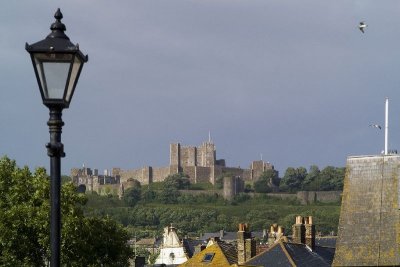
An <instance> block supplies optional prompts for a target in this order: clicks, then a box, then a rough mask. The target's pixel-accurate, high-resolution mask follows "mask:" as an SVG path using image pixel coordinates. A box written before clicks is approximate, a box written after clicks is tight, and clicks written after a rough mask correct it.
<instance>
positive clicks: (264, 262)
mask: <svg viewBox="0 0 400 267" xmlns="http://www.w3.org/2000/svg"><path fill="white" fill-rule="evenodd" d="M334 254H335V249H334V248H328V247H320V246H316V248H315V250H314V251H311V249H310V248H309V247H308V246H306V245H305V244H297V243H290V242H284V241H282V240H280V241H278V242H277V243H276V244H274V245H273V246H272V247H271V248H270V249H269V250H267V251H265V252H262V253H261V254H259V255H257V256H255V257H253V258H252V259H250V260H249V261H247V262H246V263H245V264H244V265H245V266H268V267H270V266H298V267H303V266H304V267H314V266H315V267H323V266H331V265H332V261H333V256H334Z"/></svg>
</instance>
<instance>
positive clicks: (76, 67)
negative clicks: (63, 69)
mask: <svg viewBox="0 0 400 267" xmlns="http://www.w3.org/2000/svg"><path fill="white" fill-rule="evenodd" d="M82 64H83V62H82V60H81V59H80V58H79V57H77V56H75V58H74V63H73V64H72V70H71V77H70V78H69V84H68V89H67V95H66V98H65V99H66V101H67V102H70V101H71V97H72V94H73V91H74V87H75V85H76V82H77V81H76V79H77V78H78V76H79V72H80V69H81V65H82Z"/></svg>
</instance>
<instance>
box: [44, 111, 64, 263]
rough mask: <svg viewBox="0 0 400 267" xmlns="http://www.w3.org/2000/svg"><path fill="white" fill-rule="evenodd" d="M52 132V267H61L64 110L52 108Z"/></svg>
mask: <svg viewBox="0 0 400 267" xmlns="http://www.w3.org/2000/svg"><path fill="white" fill-rule="evenodd" d="M47 125H48V126H49V132H50V143H48V144H47V145H46V148H47V155H48V156H49V157H50V177H51V178H50V179H51V182H50V198H51V219H50V248H51V261H50V266H51V267H53V266H57V267H58V266H60V251H61V197H60V188H61V158H62V157H65V153H64V145H63V144H62V143H61V132H62V126H63V125H64V122H63V121H62V109H60V108H50V118H49V121H48V122H47Z"/></svg>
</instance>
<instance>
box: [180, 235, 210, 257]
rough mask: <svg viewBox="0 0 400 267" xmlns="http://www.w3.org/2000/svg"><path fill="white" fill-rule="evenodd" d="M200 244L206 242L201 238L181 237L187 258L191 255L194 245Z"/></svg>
mask: <svg viewBox="0 0 400 267" xmlns="http://www.w3.org/2000/svg"><path fill="white" fill-rule="evenodd" d="M201 245H207V243H205V242H204V241H202V240H192V239H183V247H184V248H185V251H186V254H187V255H188V256H189V258H191V257H193V255H194V252H195V247H197V246H201Z"/></svg>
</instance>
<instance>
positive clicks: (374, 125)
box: [369, 124, 382, 130]
mask: <svg viewBox="0 0 400 267" xmlns="http://www.w3.org/2000/svg"><path fill="white" fill-rule="evenodd" d="M369 126H371V127H374V128H377V129H379V130H381V129H382V127H381V126H380V125H378V124H370V125H369Z"/></svg>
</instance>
